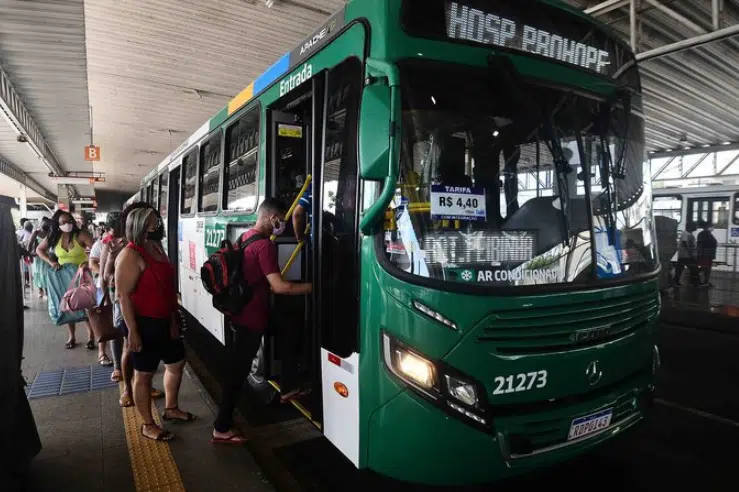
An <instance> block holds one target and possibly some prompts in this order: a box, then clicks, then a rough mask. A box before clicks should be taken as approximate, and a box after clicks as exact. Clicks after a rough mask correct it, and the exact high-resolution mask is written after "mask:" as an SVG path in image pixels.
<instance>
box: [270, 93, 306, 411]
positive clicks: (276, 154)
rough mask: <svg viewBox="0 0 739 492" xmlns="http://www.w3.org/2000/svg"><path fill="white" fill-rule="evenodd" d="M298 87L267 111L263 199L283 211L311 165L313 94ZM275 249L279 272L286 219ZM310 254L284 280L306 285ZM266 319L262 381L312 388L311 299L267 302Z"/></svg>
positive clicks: (286, 254) (284, 258)
mask: <svg viewBox="0 0 739 492" xmlns="http://www.w3.org/2000/svg"><path fill="white" fill-rule="evenodd" d="M304 86H305V87H304V88H299V89H296V90H294V94H292V93H291V94H289V95H288V96H287V97H286V98H283V99H282V100H280V101H278V103H277V104H276V105H275V106H274V107H273V108H270V109H269V110H268V124H269V127H268V139H269V140H268V141H269V162H268V177H269V181H268V183H269V188H268V194H269V196H273V197H278V198H280V199H281V200H282V201H283V202H284V203H285V205H286V206H287V207H290V206H291V205H292V204H293V203H295V202H296V200H297V199H298V198H299V195H300V191H301V189H302V188H303V185H304V183H305V180H306V178H307V176H308V175H309V174H310V170H311V168H312V163H313V149H314V142H313V135H314V132H313V122H314V117H313V114H314V97H313V96H314V91H313V87H312V86H313V84H304ZM275 243H276V245H277V250H278V255H279V263H280V267H281V268H283V269H284V268H285V266H286V265H287V264H288V261H289V260H290V258H291V256H293V253H294V252H295V251H296V248H297V246H298V241H297V240H296V238H295V233H294V231H293V228H292V220H291V219H288V221H287V227H286V229H285V232H284V233H283V234H282V235H281V236H279V237H277V238H276V239H275ZM311 250H312V247H308V248H302V249H300V250H299V252H298V253H297V255H296V256H295V258H294V260H293V261H292V264H291V266H290V268H289V269H288V270H287V271H286V272H284V277H285V279H286V280H289V281H302V282H309V281H310V279H311V276H312V268H311V265H310V264H309V263H310V262H309V261H307V259H308V255H307V254H306V251H308V252H310V251H311ZM270 317H271V327H270V328H271V329H270V330H269V332H268V336H266V337H265V340H264V353H265V354H266V357H265V362H266V368H265V370H266V374H267V378H268V379H269V380H270V381H271V384H273V385H274V386H276V387H278V388H279V387H280V385H281V382H282V381H284V375H285V372H286V371H291V372H292V374H293V375H294V377H293V380H294V381H295V382H296V383H297V384H300V386H301V387H304V388H309V387H311V386H313V385H314V382H315V380H316V378H317V371H316V370H315V368H316V350H314V348H313V343H314V330H313V329H312V323H311V322H310V320H311V297H310V296H273V298H272V306H271V311H270ZM294 403H295V404H296V407H298V408H299V409H300V410H301V411H302V412H303V413H304V415H306V416H307V417H308V418H312V415H313V414H314V413H316V410H317V408H316V406H315V405H314V404H313V396H312V395H311V394H306V396H305V398H301V399H300V400H299V401H295V402H294Z"/></svg>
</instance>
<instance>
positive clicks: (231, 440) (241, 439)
mask: <svg viewBox="0 0 739 492" xmlns="http://www.w3.org/2000/svg"><path fill="white" fill-rule="evenodd" d="M248 441H249V439H248V438H247V437H246V436H245V435H243V434H234V435H233V436H231V437H214V438H212V439H211V440H210V442H211V444H244V443H246V442H248Z"/></svg>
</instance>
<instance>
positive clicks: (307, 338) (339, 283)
mask: <svg viewBox="0 0 739 492" xmlns="http://www.w3.org/2000/svg"><path fill="white" fill-rule="evenodd" d="M361 84H362V65H361V63H360V62H359V60H358V59H355V58H351V59H349V60H347V61H345V62H343V63H342V64H341V65H339V66H337V67H335V68H334V69H332V70H330V71H329V72H327V73H322V74H318V75H316V76H314V78H313V79H312V86H311V87H310V90H303V91H301V92H302V93H301V94H296V95H295V96H294V97H292V98H290V100H289V101H287V102H283V101H280V103H281V105H280V106H279V107H278V108H275V110H271V111H270V112H269V113H270V121H269V125H270V126H269V132H270V133H269V136H268V139H269V140H268V142H269V149H270V161H269V168H268V169H269V177H270V183H271V186H270V187H269V188H268V189H269V194H270V196H278V197H280V198H282V199H283V200H284V201H285V202H286V205H288V206H289V205H291V204H294V203H295V201H296V199H297V198H298V197H299V193H300V190H301V183H302V177H304V176H307V175H308V174H310V176H311V185H312V190H313V195H312V196H313V201H312V213H311V215H312V220H311V224H312V225H311V227H312V229H313V233H312V235H311V236H310V243H309V245H308V247H307V248H304V249H303V248H299V251H298V253H297V254H296V255H295V261H294V262H293V264H292V266H291V267H290V268H289V269H287V271H286V272H285V274H284V275H285V278H286V280H291V281H308V282H312V283H313V286H314V289H313V295H312V296H309V297H308V298H303V297H291V296H274V298H273V305H272V311H271V315H272V316H277V315H279V314H281V315H283V316H280V317H279V318H278V319H279V321H278V324H282V325H283V326H285V324H288V326H289V327H290V328H292V329H298V330H302V331H301V337H300V340H299V343H298V346H297V347H296V348H297V350H296V351H293V350H290V347H289V346H287V345H289V344H288V342H286V341H285V340H284V339H283V338H281V337H280V336H277V334H275V333H270V334H269V335H268V336H267V337H265V345H264V347H265V348H264V353H265V354H267V355H266V357H264V359H262V360H263V361H264V362H265V365H266V367H265V372H266V377H267V379H269V380H271V384H272V385H273V386H274V387H276V388H278V389H279V382H280V378H281V376H282V369H283V368H284V367H285V361H286V358H288V357H293V358H294V359H293V363H295V360H297V362H298V364H299V368H300V371H299V374H300V376H302V377H301V378H300V380H301V381H302V382H307V383H309V384H310V385H311V388H312V391H311V393H310V394H308V395H307V396H304V397H301V398H299V399H297V400H293V402H292V403H293V404H294V405H295V406H296V407H297V408H298V409H299V410H300V411H301V412H302V413H303V414H304V415H305V416H306V417H308V418H309V419H310V420H311V421H312V422H313V423H314V424H315V425H317V426H318V427H320V428H322V429H323V430H324V433H325V434H326V437H327V438H328V439H329V440H330V441H331V442H332V443H334V445H336V446H337V447H338V448H339V449H340V450H341V451H342V452H344V453H345V454H347V456H356V453H357V450H356V449H355V448H356V447H357V446H358V434H357V433H358V429H359V396H358V395H359V375H358V370H359V355H358V352H359V349H358V338H359V337H358V329H359V300H358V289H359V266H358V265H359V263H358V237H359V236H358V215H357V214H358V208H359V207H358V197H359V191H358V172H357V157H356V156H357V147H356V145H357V138H356V136H357V111H358V101H359V94H360V89H361ZM296 92H298V91H296ZM302 173H305V174H302ZM301 174H302V176H301ZM299 176H300V178H301V179H294V178H297V177H299ZM276 242H277V246H278V251H279V257H280V264H281V266H284V265H285V264H286V263H287V261H288V259H289V257H290V256H291V255H292V254H293V253H294V252H295V250H296V247H298V244H297V241H296V240H295V235H294V232H293V231H292V224H291V220H290V218H288V228H287V229H286V231H285V233H284V234H283V235H282V236H281V237H280V238H277V240H276ZM285 313H289V314H290V315H291V316H290V318H289V319H285V316H284V314H285ZM301 314H302V317H301ZM278 329H279V326H278Z"/></svg>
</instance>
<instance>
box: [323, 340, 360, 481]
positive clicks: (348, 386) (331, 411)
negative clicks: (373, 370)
mask: <svg viewBox="0 0 739 492" xmlns="http://www.w3.org/2000/svg"><path fill="white" fill-rule="evenodd" d="M321 386H322V389H323V396H322V397H323V433H324V435H325V436H326V439H328V440H329V441H331V443H332V444H333V445H334V446H336V448H338V450H339V451H341V452H342V453H343V454H344V456H346V457H347V458H348V459H349V461H351V462H352V463H354V466H356V467H359V354H357V353H356V352H355V353H353V354H352V355H351V356H349V357H348V358H346V359H342V358H341V357H338V356H336V355H334V354H332V353H331V352H329V351H327V350H326V349H324V348H321Z"/></svg>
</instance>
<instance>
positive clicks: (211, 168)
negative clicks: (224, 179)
mask: <svg viewBox="0 0 739 492" xmlns="http://www.w3.org/2000/svg"><path fill="white" fill-rule="evenodd" d="M220 178H221V133H220V131H219V132H218V135H217V136H215V137H213V138H211V139H210V140H208V141H207V142H206V143H205V144H203V145H202V146H201V147H200V190H199V193H200V196H199V198H198V212H216V211H217V210H218V193H219V192H220V189H219V188H220V182H221V179H220Z"/></svg>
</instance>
